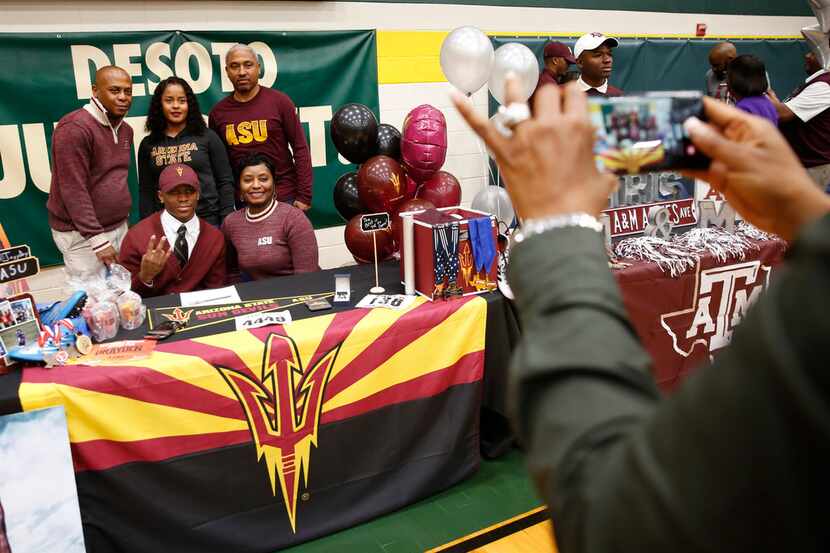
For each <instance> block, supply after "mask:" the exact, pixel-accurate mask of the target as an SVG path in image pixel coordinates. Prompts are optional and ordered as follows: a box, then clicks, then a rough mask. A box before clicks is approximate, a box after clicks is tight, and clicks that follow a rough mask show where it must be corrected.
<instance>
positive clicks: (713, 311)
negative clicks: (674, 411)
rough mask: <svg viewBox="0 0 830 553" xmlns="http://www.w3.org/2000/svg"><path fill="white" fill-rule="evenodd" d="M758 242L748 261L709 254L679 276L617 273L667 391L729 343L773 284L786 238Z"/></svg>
mask: <svg viewBox="0 0 830 553" xmlns="http://www.w3.org/2000/svg"><path fill="white" fill-rule="evenodd" d="M755 244H756V245H757V246H758V250H756V251H751V252H749V253H748V254H747V256H746V258H745V259H742V260H739V259H728V260H718V259H715V257H714V256H712V255H706V256H704V257H703V258H702V259H701V260H700V262H699V263H698V264H697V266H696V267H695V268H694V269H692V270H690V271H687V272H685V273H683V274H682V275H680V276H678V277H676V278H672V277H671V276H670V275H669V274H667V273H665V272H663V271H662V270H661V269H660V268H659V267H657V265H655V264H654V263H645V262H638V263H634V264H633V265H631V266H630V267H628V268H626V269H622V270H618V271H614V276H615V277H616V279H617V282H618V283H619V285H620V290H621V292H622V296H623V302H624V303H625V306H626V308H627V309H628V314H629V316H630V317H631V321H632V322H633V324H634V327H635V329H636V330H637V334H638V335H639V336H640V340H641V341H642V343H643V346H644V347H645V349H646V350H647V351H648V352H649V354H650V355H651V357H652V359H653V360H654V369H653V370H654V378H655V380H656V381H657V384H658V385H659V386H660V388H661V389H662V390H663V391H666V392H670V391H672V390H673V389H675V388H676V387H677V386H678V384H680V383H681V382H682V381H683V379H684V378H685V377H686V376H687V375H688V374H689V373H690V372H692V371H693V370H694V369H695V368H696V367H697V366H699V365H700V364H701V363H704V362H706V361H709V360H710V359H712V358H713V357H714V356H715V355H717V353H718V351H720V350H721V349H722V348H723V347H725V346H726V345H728V343H729V338H730V337H731V335H732V330H733V329H734V327H735V326H737V324H739V323H740V320H741V318H742V316H743V313H744V311H745V310H746V308H747V307H748V305H749V303H750V302H751V301H754V300H755V299H757V298H758V297H759V296H760V294H761V293H762V291H763V289H764V288H765V287H766V286H767V284H768V282H769V279H770V276H771V275H772V268H773V267H774V266H775V265H777V264H778V263H780V261H781V259H782V258H783V256H784V252H785V251H786V248H787V245H786V242H784V241H783V240H768V241H756V242H755Z"/></svg>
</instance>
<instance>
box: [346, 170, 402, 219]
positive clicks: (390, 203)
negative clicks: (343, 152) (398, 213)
mask: <svg viewBox="0 0 830 553" xmlns="http://www.w3.org/2000/svg"><path fill="white" fill-rule="evenodd" d="M357 193H358V196H359V198H360V203H362V204H363V205H365V206H366V209H367V210H368V212H369V213H379V212H382V211H385V212H387V213H394V212H395V208H396V207H397V205H398V204H399V203H401V202H402V201H403V200H404V196H405V195H406V181H405V175H404V172H403V169H402V168H401V164H400V163H398V162H397V161H395V160H394V159H392V158H391V157H388V156H375V157H373V158H371V159H369V160H368V161H367V162H366V163H364V164H363V165H361V166H360V170H359V171H358V173H357Z"/></svg>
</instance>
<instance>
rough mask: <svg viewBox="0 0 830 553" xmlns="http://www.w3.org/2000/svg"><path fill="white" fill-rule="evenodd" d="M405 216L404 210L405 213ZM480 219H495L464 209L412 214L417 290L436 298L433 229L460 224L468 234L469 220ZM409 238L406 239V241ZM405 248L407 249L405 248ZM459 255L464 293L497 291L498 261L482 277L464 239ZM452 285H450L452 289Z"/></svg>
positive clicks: (465, 233) (460, 281)
mask: <svg viewBox="0 0 830 553" xmlns="http://www.w3.org/2000/svg"><path fill="white" fill-rule="evenodd" d="M401 213H403V211H402V212H401ZM453 214H456V215H460V216H461V218H460V219H457V218H455V217H453ZM479 217H490V219H491V221H492V220H493V218H492V216H491V215H489V214H487V213H484V212H482V211H476V210H474V209H464V208H461V207H450V208H441V209H430V210H427V211H424V212H422V213H418V214H415V215H412V218H413V223H414V225H413V226H414V233H413V240H414V246H415V290H416V291H417V292H418V293H419V294H421V295H424V296H426V297H428V298H430V299H432V296H433V293H434V291H435V266H434V257H433V244H434V243H433V238H432V229H433V227H434V226H435V225H437V224H441V223H450V222H457V223H459V226H460V234H461V235H462V236H464V235H467V233H468V230H467V221H468V220H470V219H477V218H479ZM492 233H493V244H495V243H496V242H497V229H496V226H495V223H494V224H493V226H492ZM404 239H405V238H404ZM401 249H403V246H401ZM468 250H469V254H470V255H469V258H467V257H466V256H465V252H466V251H468ZM458 254H459V259H458V261H459V268H460V270H459V271H458V278H457V279H456V281H455V285H456V286H457V287H458V288H460V289H461V292H462V294H465V295H466V294H477V293H480V292H488V291H491V290H494V289H495V288H496V286H497V280H496V279H497V272H498V263H496V262H495V261H494V262H493V263H492V264H491V265H490V267H489V270H488V271H487V273H486V274H485V273H484V271H482V272H481V273H480V274H475V268H474V263H473V259H472V248H471V247H470V242H469V240H467V239H464V240H460V242H459V244H458ZM465 262H469V263H470V265H469V270H468V271H467V272H465V270H464V267H465ZM404 278H405V263H404V260H403V259H401V281H403V279H404ZM449 285H450V284H448V286H449Z"/></svg>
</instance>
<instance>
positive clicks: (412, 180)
mask: <svg viewBox="0 0 830 553" xmlns="http://www.w3.org/2000/svg"><path fill="white" fill-rule="evenodd" d="M331 138H332V141H333V142H334V146H335V147H336V148H337V151H338V152H340V155H342V156H343V157H344V158H346V159H347V160H348V161H350V162H352V163H355V164H359V165H360V168H359V169H358V170H357V171H351V172H348V173H346V174H344V175H342V176H341V177H340V178H339V179H337V182H336V183H335V185H334V191H333V193H334V205H335V207H336V208H337V211H338V213H340V215H341V217H343V219H344V220H346V221H347V224H346V229H345V233H344V234H345V236H344V237H345V242H346V247H347V248H348V250H349V252H351V254H352V256H354V258H355V260H356V261H357V262H358V263H372V259H373V257H374V254H373V243H372V234H371V233H368V232H364V231H363V230H362V229H361V226H360V217H361V215H363V214H367V213H377V212H387V213H389V215H390V216H391V218H392V226H391V227H390V228H389V229H387V230H384V231H378V232H375V235H376V236H375V238H376V240H377V248H378V260H386V259H389V258H391V257H393V256H394V255H395V254H396V253H397V252H398V251H399V249H400V246H401V226H402V225H401V218H400V216H399V215H398V214H399V213H401V212H404V211H413V210H418V209H429V208H435V207H450V206H456V205H458V204H459V203H460V202H461V185H460V184H459V182H458V179H456V178H455V177H454V176H452V175H451V174H450V173H448V172H446V171H440V169H441V166H443V164H444V161H445V160H446V156H447V122H446V119H445V118H444V114H443V113H441V111H440V110H438V109H436V108H434V107H432V106H430V105H426V104H425V105H422V106H418V107H416V108H414V109H413V110H412V111H410V112H409V114H408V115H407V116H406V119H404V123H403V134H401V133H400V132H398V130H397V129H396V128H395V127H393V126H392V125H387V124H378V122H377V118H376V117H375V114H374V113H372V110H370V109H369V108H368V107H366V106H364V105H362V104H346V105H344V106H342V107H340V108H339V109H338V110H337V111H336V112H335V114H334V116H333V117H332V122H331Z"/></svg>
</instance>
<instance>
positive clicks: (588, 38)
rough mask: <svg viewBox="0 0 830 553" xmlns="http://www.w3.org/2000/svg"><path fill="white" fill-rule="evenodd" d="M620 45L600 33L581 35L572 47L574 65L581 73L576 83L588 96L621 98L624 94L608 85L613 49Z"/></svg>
mask: <svg viewBox="0 0 830 553" xmlns="http://www.w3.org/2000/svg"><path fill="white" fill-rule="evenodd" d="M619 45H620V43H619V41H617V39H616V38H611V37H607V36H605V35H604V34H602V33H588V34H585V35H582V36H581V37H580V38H579V40H577V41H576V44H575V45H574V56H575V57H576V63H577V65H578V66H579V68H580V70H581V71H582V75H581V76H580V77H579V80H578V81H577V82H578V83H579V86H580V88H582V90H584V91H585V93H586V94H588V96H622V95H624V94H625V93H624V92H623V91H622V90H620V89H619V88H616V87H613V86H611V85H610V84H609V83H608V79H609V78H610V77H611V69H612V67H613V65H614V52H613V49H614V48H616V47H617V46H619Z"/></svg>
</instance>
